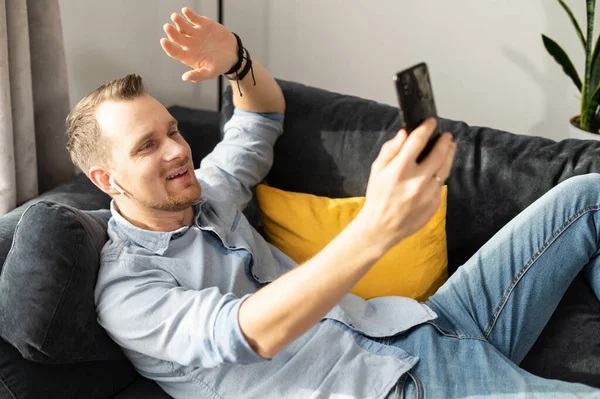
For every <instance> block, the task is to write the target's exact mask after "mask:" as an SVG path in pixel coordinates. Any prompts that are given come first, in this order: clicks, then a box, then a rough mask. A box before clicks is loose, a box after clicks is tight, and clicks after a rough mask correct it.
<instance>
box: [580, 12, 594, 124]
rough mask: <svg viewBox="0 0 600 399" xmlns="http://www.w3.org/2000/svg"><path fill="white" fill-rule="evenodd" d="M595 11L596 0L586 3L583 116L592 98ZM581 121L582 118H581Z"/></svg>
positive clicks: (582, 92) (582, 91)
mask: <svg viewBox="0 0 600 399" xmlns="http://www.w3.org/2000/svg"><path fill="white" fill-rule="evenodd" d="M595 9H596V0H587V1H586V16H587V39H586V40H587V42H586V47H585V72H584V77H583V87H582V89H581V113H582V114H583V113H584V112H585V111H584V109H585V108H586V104H588V103H589V101H590V100H591V98H592V95H593V94H592V90H593V89H595V88H596V87H595V86H590V82H591V80H592V40H593V37H594V13H595ZM582 119H583V118H582Z"/></svg>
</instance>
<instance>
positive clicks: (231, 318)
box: [96, 263, 270, 368]
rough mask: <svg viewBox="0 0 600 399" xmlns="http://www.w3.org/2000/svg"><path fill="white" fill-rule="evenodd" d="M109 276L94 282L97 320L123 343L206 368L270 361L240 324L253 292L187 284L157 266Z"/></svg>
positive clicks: (166, 357) (146, 352) (168, 358)
mask: <svg viewBox="0 0 600 399" xmlns="http://www.w3.org/2000/svg"><path fill="white" fill-rule="evenodd" d="M107 267H109V266H107ZM115 267H123V264H122V263H120V264H119V266H115ZM107 281H108V283H107V284H103V283H102V281H99V282H98V284H97V286H96V298H97V312H98V322H99V323H100V325H101V326H102V327H103V328H104V329H105V330H106V331H107V332H108V333H109V335H110V336H111V338H112V339H113V340H114V341H115V342H117V343H118V344H119V345H121V346H122V347H123V348H126V349H130V350H133V351H136V352H139V353H144V354H146V355H149V356H152V357H155V358H158V359H162V360H166V361H171V362H176V363H179V364H182V365H190V366H196V367H204V368H212V367H216V366H219V365H220V364H223V363H225V364H251V363H257V362H262V361H268V360H270V359H267V358H263V357H262V356H260V355H259V354H257V353H256V352H255V351H254V350H253V349H252V347H251V346H250V345H249V344H248V341H247V340H246V338H245V336H244V334H243V333H242V330H241V328H240V325H239V319H238V313H239V308H240V306H241V304H242V302H243V301H244V300H246V299H247V298H248V297H249V296H250V295H251V294H247V295H245V296H243V297H242V298H237V297H236V296H235V295H234V294H232V293H227V294H222V293H221V292H220V290H219V289H218V288H217V287H209V288H205V289H202V290H192V289H186V288H183V287H180V286H178V285H177V282H176V280H175V278H174V277H173V276H171V275H170V274H169V273H167V272H165V271H163V270H158V269H146V270H144V271H143V272H142V273H139V272H137V273H131V274H130V277H121V278H119V279H114V280H107ZM98 298H100V299H101V301H98Z"/></svg>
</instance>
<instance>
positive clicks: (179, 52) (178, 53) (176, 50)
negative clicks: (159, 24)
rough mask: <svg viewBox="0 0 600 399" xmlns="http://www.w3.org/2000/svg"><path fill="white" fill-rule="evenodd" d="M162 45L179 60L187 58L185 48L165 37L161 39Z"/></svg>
mask: <svg viewBox="0 0 600 399" xmlns="http://www.w3.org/2000/svg"><path fill="white" fill-rule="evenodd" d="M160 45H161V46H162V48H163V50H164V51H165V53H167V55H168V56H169V57H171V58H174V59H176V60H177V61H183V59H184V58H185V52H184V51H183V49H182V48H181V47H178V46H176V45H175V44H173V43H171V42H170V41H168V40H167V39H165V38H164V37H163V38H162V39H160Z"/></svg>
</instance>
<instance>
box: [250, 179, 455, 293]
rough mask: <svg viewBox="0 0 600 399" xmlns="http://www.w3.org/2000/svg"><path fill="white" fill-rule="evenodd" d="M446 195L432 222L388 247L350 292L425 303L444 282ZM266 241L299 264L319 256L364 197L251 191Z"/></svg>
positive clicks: (264, 189)
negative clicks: (255, 198) (393, 296)
mask: <svg viewBox="0 0 600 399" xmlns="http://www.w3.org/2000/svg"><path fill="white" fill-rule="evenodd" d="M446 192H447V187H446V186H444V188H443V190H442V195H441V197H442V202H441V206H440V208H439V209H438V210H437V212H436V213H435V215H434V216H433V217H432V218H431V220H430V221H429V222H428V223H427V224H426V225H425V226H423V227H422V228H421V229H420V230H419V231H417V232H416V233H414V234H412V235H411V236H410V237H407V238H405V239H404V240H402V241H401V242H399V243H398V244H396V245H395V246H394V247H392V248H391V249H390V250H389V251H388V252H387V253H386V254H385V255H384V256H383V257H382V258H381V259H379V260H378V261H377V262H376V263H375V265H373V267H372V268H371V269H370V270H369V271H368V272H367V274H365V275H364V276H363V277H362V278H361V279H360V281H359V282H358V283H357V284H356V285H355V286H354V287H353V288H352V290H350V292H352V293H353V294H355V295H358V296H360V297H362V298H364V299H370V298H375V297H381V296H390V295H398V296H404V297H409V298H413V299H417V300H422V301H424V300H427V299H428V298H429V297H430V296H431V295H433V294H434V293H435V291H437V289H438V288H440V286H441V285H442V284H443V283H444V282H445V281H446V279H447V278H448V256H447V254H446ZM256 195H257V199H258V204H259V206H260V210H261V214H262V224H263V228H264V231H265V234H266V237H267V240H268V241H269V242H270V243H271V244H273V245H275V246H276V247H277V248H279V249H280V250H281V251H282V252H283V253H285V254H286V255H288V256H289V257H290V258H292V259H293V260H294V261H296V263H298V264H302V263H304V262H306V261H307V260H309V259H310V258H312V257H313V256H315V255H316V254H317V253H319V252H320V251H321V250H322V249H323V248H325V246H327V244H329V242H330V241H332V240H333V239H334V238H335V237H336V236H337V235H338V234H339V233H340V232H341V231H342V230H343V229H344V228H346V226H347V225H348V224H350V222H351V221H352V219H354V218H355V217H356V215H358V213H359V212H360V210H361V208H362V207H363V205H364V203H365V197H351V198H328V197H320V196H316V195H312V194H304V193H294V192H289V191H284V190H280V189H277V188H274V187H269V186H266V185H264V184H260V185H258V187H257V188H256Z"/></svg>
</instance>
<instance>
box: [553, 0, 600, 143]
mask: <svg viewBox="0 0 600 399" xmlns="http://www.w3.org/2000/svg"><path fill="white" fill-rule="evenodd" d="M558 2H559V3H560V5H561V6H562V8H563V9H564V10H565V12H566V13H567V15H568V17H569V19H570V20H571V22H572V23H573V26H574V27H575V31H576V32H577V35H578V36H579V40H580V42H581V44H582V46H583V50H584V52H585V73H584V77H583V81H582V80H581V79H580V77H579V74H578V73H577V70H576V69H575V67H574V66H573V63H572V62H571V59H570V58H569V56H568V55H567V53H566V52H565V51H564V50H563V49H562V47H560V46H559V45H558V43H556V42H555V41H554V40H552V39H550V38H549V37H547V36H546V35H544V34H542V40H543V42H544V47H545V48H546V50H547V51H548V53H549V54H550V55H551V56H552V57H553V58H554V59H555V60H556V62H557V63H558V64H559V65H560V66H561V67H562V69H563V71H564V72H565V73H566V74H567V76H569V77H570V78H571V80H572V81H573V83H574V84H575V86H576V87H577V89H578V90H579V92H580V93H581V102H580V112H579V115H577V116H575V117H574V118H572V119H571V124H572V125H573V126H576V127H579V128H580V129H582V130H585V131H587V132H590V133H596V134H600V131H599V129H600V122H599V120H600V116H599V115H598V103H599V102H600V60H599V59H598V58H600V57H599V55H600V36H598V37H597V38H596V40H595V41H594V40H593V39H594V37H593V36H594V14H595V7H596V0H586V14H587V29H586V34H585V35H584V34H583V31H582V30H581V27H580V25H579V23H578V22H577V19H576V18H575V15H573V12H572V11H571V9H570V8H569V6H568V5H567V4H566V3H565V2H564V1H563V0H558Z"/></svg>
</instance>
